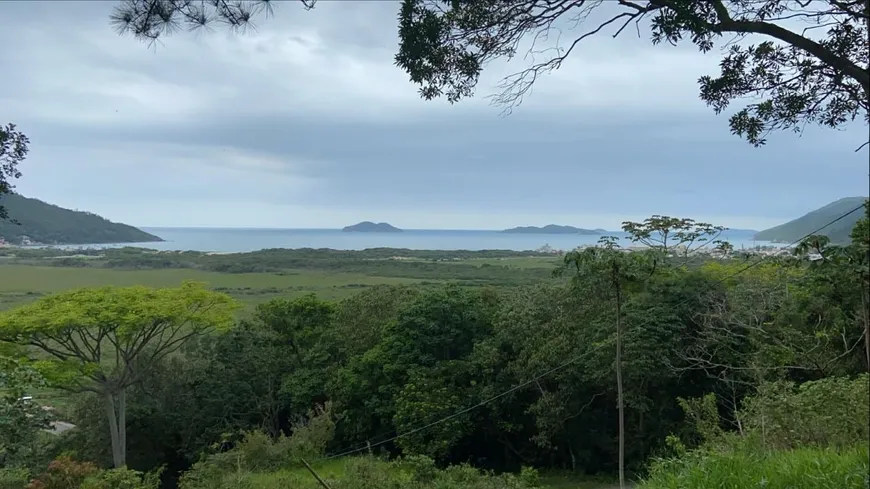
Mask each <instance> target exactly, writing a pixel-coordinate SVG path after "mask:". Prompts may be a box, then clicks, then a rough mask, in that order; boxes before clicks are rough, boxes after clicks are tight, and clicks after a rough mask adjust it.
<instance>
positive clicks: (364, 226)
mask: <svg viewBox="0 0 870 489" xmlns="http://www.w3.org/2000/svg"><path fill="white" fill-rule="evenodd" d="M342 231H344V232H346V233H401V232H402V230H401V229H399V228H397V227H395V226H391V225H390V224H388V223H385V222H377V223H375V222H371V221H363V222H361V223H359V224H354V225H353V226H346V227H345V228H344V229H342Z"/></svg>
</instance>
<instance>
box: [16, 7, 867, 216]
mask: <svg viewBox="0 0 870 489" xmlns="http://www.w3.org/2000/svg"><path fill="white" fill-rule="evenodd" d="M48 6H50V8H48ZM111 7H112V3H111V2H76V3H72V2H70V3H63V2H55V3H51V4H47V3H38V2H32V3H26V2H19V3H16V2H10V3H4V4H2V6H0V12H2V14H3V15H0V42H3V43H4V45H14V46H21V48H19V49H14V50H12V49H10V50H5V51H3V52H2V53H0V63H3V65H4V66H14V67H15V69H14V70H9V74H8V76H6V75H4V78H3V79H2V80H0V106H2V107H3V108H4V109H5V110H4V116H5V117H6V118H8V119H9V120H10V121H13V122H16V123H18V124H19V125H20V127H21V128H22V129H24V130H25V131H26V132H27V133H28V135H30V136H31V139H32V140H33V145H32V146H33V147H32V153H31V157H30V158H29V159H28V161H27V162H26V163H25V166H24V167H23V168H22V169H23V170H24V171H25V177H24V179H22V181H21V182H20V185H19V189H20V190H21V191H22V192H23V193H25V194H28V195H34V196H38V197H41V198H44V199H46V200H49V201H52V202H55V203H58V204H60V205H65V206H69V207H74V208H81V209H87V210H91V211H93V212H97V213H100V214H103V215H106V216H107V217H110V218H113V219H117V220H123V221H127V222H131V223H134V224H139V225H211V226H214V225H231V226H248V227H256V226H274V227H280V226H298V227H324V226H326V227H333V226H341V225H344V224H347V221H354V220H361V219H379V220H380V219H384V220H392V221H395V222H394V223H395V224H397V225H400V226H407V227H454V228H457V227H459V228H461V227H479V226H481V225H485V226H486V227H493V226H495V227H500V226H502V225H514V224H536V223H537V224H544V223H548V222H561V223H566V224H576V225H588V226H605V227H613V226H615V225H616V224H618V222H619V221H621V220H622V219H624V218H638V217H643V216H645V215H648V214H652V213H668V214H674V215H685V216H692V217H696V218H699V219H713V218H715V220H717V223H722V224H726V225H730V226H734V227H745V226H750V227H763V226H765V225H767V224H770V223H775V222H778V221H780V220H782V219H787V218H791V217H794V216H795V215H798V214H800V213H803V212H806V211H807V210H810V209H812V208H814V207H817V206H819V205H822V204H825V203H827V202H829V201H831V200H834V199H836V198H839V197H842V196H845V195H856V194H862V193H864V194H866V193H867V185H866V176H867V175H866V172H867V166H866V151H865V152H864V153H853V151H852V150H853V149H854V148H855V147H857V145H858V144H860V141H861V137H862V136H863V135H864V134H865V133H866V128H865V127H862V126H856V127H855V128H851V129H850V130H848V131H844V132H838V131H821V130H816V129H810V130H808V131H807V133H806V134H805V135H804V136H803V137H801V138H797V137H796V136H794V135H790V134H778V135H775V136H774V137H772V138H771V142H770V145H769V146H768V147H765V148H761V149H754V148H751V147H749V146H748V145H746V144H745V143H744V142H742V141H740V140H738V139H737V138H735V137H733V136H731V135H729V134H728V129H727V117H726V116H724V115H723V116H715V115H714V114H713V113H712V112H711V111H710V110H709V109H708V108H706V107H704V106H703V104H702V103H701V102H700V101H699V100H698V98H697V86H696V84H695V80H696V79H697V77H698V76H699V75H701V74H704V73H710V72H713V71H715V69H716V63H717V62H718V58H717V57H716V56H715V55H709V56H704V55H701V54H699V53H697V52H695V51H694V50H692V49H691V48H690V47H679V48H671V47H663V46H659V47H653V46H650V45H649V43H648V41H646V40H644V39H640V40H639V39H636V38H634V37H631V36H629V37H620V38H618V39H616V40H613V39H610V38H609V37H607V36H605V37H602V38H597V39H594V40H592V41H591V42H590V43H587V44H585V45H584V48H583V49H582V50H581V51H579V52H578V53H577V54H576V56H574V57H572V58H571V60H570V62H568V63H566V65H565V66H564V67H563V68H562V69H560V70H559V71H557V72H555V73H553V74H552V75H550V76H547V77H545V78H543V79H542V80H541V81H540V82H539V84H538V85H537V86H536V88H535V91H534V93H533V94H532V96H531V97H529V98H527V99H526V100H525V101H524V104H523V105H522V106H521V107H520V108H519V109H518V110H517V111H515V112H514V113H513V114H512V115H510V116H508V117H502V116H500V115H499V109H498V108H495V107H492V106H490V105H489V104H488V101H487V100H486V98H485V97H483V95H486V94H488V93H493V92H494V90H495V85H496V83H497V81H498V80H499V79H500V77H502V76H504V75H506V74H509V73H511V72H512V71H516V70H517V69H520V68H522V66H523V65H521V64H518V63H517V60H515V61H513V62H511V63H509V64H505V63H501V64H494V65H493V66H491V67H490V71H489V72H488V74H487V76H485V77H484V79H483V80H482V81H481V91H480V95H481V96H479V97H477V98H475V99H471V100H467V101H463V102H462V103H460V104H457V105H455V106H450V105H449V104H447V103H446V102H443V101H434V102H425V101H422V100H420V99H419V97H418V96H417V94H416V88H415V87H414V86H413V85H411V84H410V83H409V82H408V80H407V76H406V75H405V74H404V73H402V72H401V71H400V70H398V69H397V68H395V67H393V65H392V56H393V53H394V52H395V48H396V34H395V14H396V9H397V5H396V4H395V3H392V2H332V3H327V2H323V3H321V4H320V5H318V7H317V8H316V9H315V10H314V11H312V12H304V11H303V10H302V9H301V8H296V6H295V4H293V3H290V2H288V3H282V4H279V5H278V7H279V8H278V10H277V15H276V17H275V18H272V19H268V20H262V21H260V22H259V25H258V29H257V30H256V32H251V33H248V35H245V36H238V35H232V34H229V33H226V32H222V31H215V32H212V33H205V32H200V33H197V34H190V35H184V34H182V35H178V36H175V37H171V38H168V39H166V40H165V41H164V42H163V44H162V45H159V46H157V47H156V49H155V48H149V47H147V46H145V45H143V44H141V43H138V42H136V41H134V40H132V39H129V38H122V37H118V36H117V35H116V34H115V33H114V32H112V30H111V28H110V26H109V23H108V20H107V17H108V13H109V12H110V10H111ZM554 41H555V37H551V42H554ZM3 122H5V121H3ZM403 220H404V221H405V222H402V221H403Z"/></svg>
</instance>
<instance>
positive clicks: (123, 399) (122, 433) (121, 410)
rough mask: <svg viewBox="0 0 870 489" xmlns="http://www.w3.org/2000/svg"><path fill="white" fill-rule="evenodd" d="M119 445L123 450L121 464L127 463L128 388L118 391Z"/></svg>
mask: <svg viewBox="0 0 870 489" xmlns="http://www.w3.org/2000/svg"><path fill="white" fill-rule="evenodd" d="M118 446H119V448H120V450H121V465H118V466H117V467H124V466H126V465H127V388H126V387H125V388H122V389H121V392H119V393H118Z"/></svg>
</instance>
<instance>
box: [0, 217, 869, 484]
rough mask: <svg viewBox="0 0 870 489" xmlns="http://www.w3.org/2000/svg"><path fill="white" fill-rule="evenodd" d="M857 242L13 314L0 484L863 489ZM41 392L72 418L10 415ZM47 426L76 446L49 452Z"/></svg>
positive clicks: (164, 293)
mask: <svg viewBox="0 0 870 489" xmlns="http://www.w3.org/2000/svg"><path fill="white" fill-rule="evenodd" d="M628 229H629V230H631V231H632V232H633V233H634V235H635V236H637V237H639V239H641V240H643V239H646V238H644V236H650V235H651V233H652V232H653V231H656V232H661V231H665V232H667V233H668V234H669V235H670V236H672V239H673V241H672V242H673V243H674V244H676V243H679V242H681V240H686V241H687V240H694V241H697V240H698V238H701V241H702V240H703V235H704V234H705V233H706V232H707V231H705V230H709V229H710V227H709V226H706V225H697V223H694V222H693V221H691V220H679V219H667V218H665V219H650V220H647V221H645V222H644V223H636V224H634V225H633V227H629V228H628ZM648 232H649V233H648ZM852 238H853V239H852V242H851V243H850V244H849V245H847V246H835V245H832V244H830V242H829V240H828V239H827V238H825V237H823V236H810V237H807V238H806V239H805V240H804V241H803V242H801V243H800V244H799V245H798V246H796V247H795V255H794V256H791V257H778V258H766V259H756V260H749V261H747V260H746V259H743V258H735V259H731V260H715V261H713V260H711V261H707V262H703V263H698V262H692V263H691V265H688V266H687V264H686V263H687V262H686V260H687V259H688V258H689V256H688V255H687V254H681V253H676V252H675V251H674V250H671V249H668V248H666V247H661V246H659V247H656V246H653V247H652V248H650V249H649V250H648V252H632V253H625V252H623V250H622V249H621V248H620V247H619V246H618V245H617V244H616V243H615V242H613V241H608V240H604V241H602V243H601V246H599V247H590V248H586V249H578V250H576V251H574V252H570V253H568V254H566V255H565V256H564V257H562V265H560V266H558V267H556V268H555V269H554V272H553V275H556V276H555V277H552V278H548V277H541V278H540V280H537V281H535V282H534V283H526V284H519V285H511V286H507V285H502V286H491V285H490V286H480V287H458V286H456V285H450V284H448V285H441V286H435V287H416V286H401V287H394V286H378V287H372V288H369V289H366V290H364V291H362V292H360V293H358V294H356V295H354V296H351V297H350V298H347V299H344V300H341V301H337V302H334V301H326V300H322V299H319V298H318V297H316V296H313V295H309V296H304V297H301V298H297V299H282V298H278V299H273V300H271V301H269V302H267V303H264V304H262V305H260V306H259V307H258V308H257V309H256V312H255V313H254V314H253V316H251V317H248V318H245V319H242V320H236V319H235V318H236V317H237V316H236V315H235V312H234V311H235V310H236V306H235V305H234V301H233V300H232V299H230V298H229V297H228V296H225V295H224V294H222V293H220V292H215V291H211V290H208V289H206V288H203V287H202V286H201V285H197V284H193V283H191V284H186V285H183V286H182V287H180V288H175V289H150V288H146V287H127V288H123V287H122V288H117V287H109V288H96V289H79V290H72V291H69V292H65V293H62V294H58V295H55V296H47V297H44V298H42V299H39V300H37V301H35V302H33V303H31V304H28V305H24V306H21V307H20V308H18V309H15V310H12V311H9V312H6V313H4V314H2V315H0V335H2V336H0V337H2V339H3V340H5V343H3V344H4V345H5V346H4V348H5V351H4V362H5V363H4V371H5V374H4V376H3V377H2V381H3V383H4V384H5V385H3V386H2V387H3V388H4V389H6V391H7V392H12V393H15V394H12V395H7V396H5V397H4V401H3V402H4V403H5V404H4V405H3V409H2V410H0V413H2V414H0V420H2V421H3V422H2V423H0V429H2V430H4V431H3V433H2V435H3V436H2V437H0V440H2V441H0V462H2V466H3V467H5V468H4V469H2V470H0V474H2V477H3V479H2V481H3V483H4V484H6V485H5V486H2V487H23V486H24V485H26V484H28V483H29V484H30V486H29V487H31V488H35V487H64V488H66V487H70V488H72V487H88V488H92V487H93V488H97V487H98V488H108V487H130V488H145V487H157V485H159V484H163V486H164V487H174V486H176V485H177V486H179V487H182V488H185V489H198V488H203V489H205V488H222V487H226V488H230V487H233V488H235V487H264V488H270V487H317V486H316V484H317V482H316V481H315V479H314V478H313V477H311V475H310V474H307V473H305V472H299V471H298V470H296V469H297V468H301V465H300V464H301V462H300V459H302V458H304V459H306V460H310V461H311V462H312V464H315V466H317V467H318V469H317V470H320V471H327V470H329V468H328V467H329V465H328V463H329V462H328V461H329V460H338V461H341V463H342V464H344V465H342V467H343V468H342V475H341V476H338V475H336V476H335V477H334V478H332V479H330V481H329V482H328V483H329V484H330V487H371V488H375V487H397V488H399V487H402V488H404V487H408V488H411V487H432V488H435V487H439V488H444V487H451V488H452V487H457V488H458V487H480V488H490V487H492V488H495V487H516V488H519V487H544V485H543V480H544V479H542V478H540V477H539V475H538V474H539V472H538V471H541V472H540V474H544V473H546V472H547V471H553V470H559V471H562V472H564V473H570V474H586V475H598V476H600V475H607V474H610V475H614V476H615V474H619V473H620V472H621V470H620V468H621V467H620V466H621V465H624V471H625V474H626V478H627V479H629V480H641V481H643V484H644V487H648V488H651V489H655V488H701V487H734V488H744V487H746V488H749V487H757V484H758V483H759V481H761V480H762V479H764V480H771V481H772V482H769V487H777V488H780V487H781V488H786V487H789V488H804V487H805V488H810V487H812V488H830V489H834V488H837V489H841V488H856V489H857V488H862V487H867V486H866V484H867V482H868V479H867V469H868V464H867V456H868V455H867V449H868V447H867V440H868V437H870V433H868V419H870V412H868V409H870V407H868V403H867V398H868V385H870V384H868V381H870V379H868V376H867V371H868V369H870V363H868V362H870V343H868V334H870V333H868V330H867V325H868V316H870V314H868V304H870V298H868V279H870V277H868V271H867V256H868V243H870V234H868V216H867V215H866V214H865V216H864V217H863V218H862V220H861V221H859V223H858V224H857V225H856V226H855V228H854V229H853V231H852ZM306 253H309V254H311V255H312V256H316V255H317V253H318V252H317V251H311V250H309V251H307V252H306ZM348 253H351V252H348ZM369 253H388V252H387V251H386V250H382V251H373V252H369ZM389 253H392V254H399V253H401V251H397V250H392V251H389ZM432 253H437V252H432ZM276 254H278V251H266V252H262V253H261V254H259V255H256V256H259V257H261V258H265V257H268V256H270V255H276ZM815 254H818V255H819V256H820V257H821V259H812V260H810V259H808V257H810V256H811V255H815ZM40 386H42V387H40ZM45 387H52V388H54V389H60V390H61V391H63V392H67V393H69V394H68V396H67V397H64V400H65V403H64V405H63V406H59V407H58V408H57V410H55V411H44V410H42V409H39V408H35V407H34V406H33V405H32V404H27V403H22V402H20V401H19V398H20V397H21V396H22V395H24V394H25V393H28V392H32V391H33V390H34V389H40V388H45ZM16 396H18V397H16ZM107 413H108V415H107ZM52 416H54V417H59V416H62V417H63V418H64V421H68V422H70V423H73V424H74V425H75V426H76V427H75V429H72V430H69V431H67V432H66V433H64V434H63V435H61V436H50V435H42V436H39V430H40V429H42V428H45V427H46V426H48V424H47V423H49V422H50V419H49V418H50V417H52ZM621 452H622V455H621ZM52 460H54V461H52ZM623 460H624V464H622V463H621V461H623ZM113 466H115V467H125V468H124V469H115V470H107V469H109V468H110V467H113ZM723 467H725V468H726V469H724V470H723ZM439 468H446V469H443V470H442V469H439ZM479 469H483V470H485V471H493V472H492V473H493V474H495V473H497V474H502V475H497V476H496V475H487V472H479ZM810 476H812V477H810ZM32 478H35V479H34V482H28V481H30V480H31V479H32ZM60 479H63V480H66V481H70V480H74V481H76V482H75V484H74V485H71V484H72V483H69V484H68V485H65V486H62V485H52V484H59V483H57V482H56V481H57V480H60ZM121 480H123V481H126V482H125V483H127V484H128V485H123V486H121V485H111V484H113V483H114V482H112V481H121ZM802 480H803V482H801V481H802ZM16 481H17V482H16ZM107 481H108V482H107ZM15 484H18V485H15ZM118 484H120V482H118ZM807 484H810V485H807Z"/></svg>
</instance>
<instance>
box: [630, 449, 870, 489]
mask: <svg viewBox="0 0 870 489" xmlns="http://www.w3.org/2000/svg"><path fill="white" fill-rule="evenodd" d="M868 457H870V451H868V447H867V445H866V444H865V445H863V446H860V447H853V448H848V449H842V450H836V449H821V448H803V449H798V450H787V451H774V452H756V451H739V450H738V451H729V452H710V451H707V450H696V451H691V452H688V453H687V454H685V455H683V456H681V457H679V458H671V459H660V460H656V461H654V462H653V464H652V465H651V467H650V475H649V477H648V478H647V479H646V480H645V481H644V482H642V483H641V484H640V486H639V487H638V489H687V488H707V487H711V488H712V487H727V488H729V489H757V488H760V487H763V488H765V489H867V487H868V485H870V476H868V471H870V463H868Z"/></svg>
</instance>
